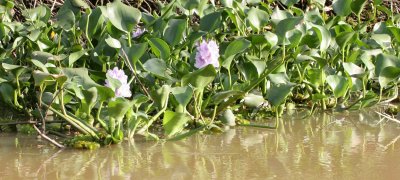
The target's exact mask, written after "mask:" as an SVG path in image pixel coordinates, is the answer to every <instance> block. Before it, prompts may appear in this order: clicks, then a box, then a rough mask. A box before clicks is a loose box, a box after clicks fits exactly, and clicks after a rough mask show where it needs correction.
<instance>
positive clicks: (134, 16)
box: [103, 0, 142, 33]
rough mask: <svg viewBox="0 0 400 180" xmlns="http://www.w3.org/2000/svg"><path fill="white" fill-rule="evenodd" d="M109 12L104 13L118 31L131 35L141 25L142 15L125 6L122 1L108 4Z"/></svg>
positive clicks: (117, 0) (136, 10) (134, 9)
mask: <svg viewBox="0 0 400 180" xmlns="http://www.w3.org/2000/svg"><path fill="white" fill-rule="evenodd" d="M106 10H107V11H106V12H103V15H104V14H106V17H108V19H109V20H110V22H111V24H112V25H113V26H114V27H116V28H117V29H119V30H121V31H124V32H125V33H130V32H132V30H133V29H134V28H135V26H136V25H137V24H138V23H139V21H140V19H141V17H142V14H141V13H140V11H139V10H138V9H136V8H134V7H132V6H128V5H125V4H124V3H122V2H121V0H115V1H114V2H113V3H109V4H107V9H106Z"/></svg>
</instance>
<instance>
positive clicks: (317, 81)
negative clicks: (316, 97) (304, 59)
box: [307, 68, 325, 87]
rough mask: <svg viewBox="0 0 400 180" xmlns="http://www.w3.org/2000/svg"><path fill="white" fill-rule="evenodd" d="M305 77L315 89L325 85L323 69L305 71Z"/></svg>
mask: <svg viewBox="0 0 400 180" xmlns="http://www.w3.org/2000/svg"><path fill="white" fill-rule="evenodd" d="M307 75H308V77H309V81H310V83H311V84H314V85H315V86H316V87H319V86H320V85H322V84H324V83H325V72H324V70H323V69H319V68H312V69H309V70H308V71H307Z"/></svg>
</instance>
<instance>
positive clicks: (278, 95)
mask: <svg viewBox="0 0 400 180" xmlns="http://www.w3.org/2000/svg"><path fill="white" fill-rule="evenodd" d="M294 86H295V85H294V84H293V83H287V84H272V85H271V87H270V88H269V89H268V93H267V99H268V102H270V103H271V105H272V106H275V107H277V106H279V105H281V104H282V103H283V102H284V101H285V99H286V97H287V96H288V95H289V94H290V92H291V91H292V89H293V87H294Z"/></svg>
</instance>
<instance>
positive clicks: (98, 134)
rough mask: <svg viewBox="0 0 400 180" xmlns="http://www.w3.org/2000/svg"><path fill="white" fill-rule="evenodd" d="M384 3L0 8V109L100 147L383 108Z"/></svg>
mask: <svg viewBox="0 0 400 180" xmlns="http://www.w3.org/2000/svg"><path fill="white" fill-rule="evenodd" d="M384 3H386V2H381V1H379V2H378V1H376V2H375V1H374V3H367V1H363V0H361V1H350V0H342V1H335V2H334V4H333V5H329V6H325V4H321V2H320V1H309V4H308V5H309V6H307V7H301V5H304V4H301V3H300V2H298V1H287V0H286V1H283V0H279V1H278V0H277V1H268V2H262V1H258V0H252V1H243V0H233V1H220V3H211V2H208V1H197V0H188V1H178V0H173V1H171V2H168V3H166V2H165V3H160V7H159V9H158V11H154V12H146V11H140V10H139V9H137V8H135V7H133V6H129V5H126V4H124V3H123V2H122V1H120V0H115V1H114V2H110V3H107V4H101V5H99V6H90V5H88V4H86V3H85V2H84V1H72V0H65V3H64V4H63V5H61V6H59V7H58V8H57V9H56V10H54V9H53V8H50V7H48V6H45V5H38V6H35V7H33V8H31V9H23V6H21V5H20V4H19V3H17V2H14V1H10V0H0V15H1V16H2V17H3V18H2V20H1V21H0V41H1V43H0V63H1V66H0V102H1V104H2V105H3V104H6V105H7V106H8V107H10V108H14V109H16V110H18V111H21V112H24V113H25V114H27V115H28V116H30V118H31V119H33V120H35V121H36V122H38V123H43V122H45V123H46V121H47V116H48V115H49V112H51V113H53V114H54V116H55V118H56V119H57V120H59V121H60V120H61V121H62V122H65V123H68V124H70V125H71V127H72V130H73V131H75V132H76V133H78V132H79V133H80V134H83V135H85V136H90V137H91V141H96V142H97V143H99V144H102V145H104V144H112V143H119V142H121V141H122V140H123V139H124V138H126V139H132V138H134V137H135V136H136V135H142V136H146V137H147V138H152V139H158V138H166V139H180V138H183V137H185V136H187V135H190V134H193V133H195V132H199V131H208V130H216V131H221V130H222V128H221V127H222V124H223V123H227V124H229V125H234V124H240V121H241V122H246V125H252V124H251V123H247V122H251V119H252V118H255V117H257V116H263V117H264V116H266V115H270V116H268V117H273V116H275V117H280V116H281V115H282V113H283V112H285V110H287V109H289V108H287V107H291V109H293V106H294V107H300V106H301V107H307V108H309V109H310V110H311V112H314V110H316V109H322V110H326V109H336V110H345V109H359V108H363V107H368V106H372V105H375V104H377V103H380V102H390V101H392V100H395V99H397V96H398V82H399V77H400V59H399V56H400V55H399V47H400V46H399V45H400V38H399V37H400V27H399V24H400V23H399V19H400V18H399V17H400V15H398V14H394V13H393V12H392V11H390V10H389V9H388V8H387V7H388V6H387V4H384ZM350 7H351V8H350ZM15 9H18V10H21V13H20V15H19V16H14V10H15ZM367 9H368V10H369V9H372V10H373V11H372V14H371V13H370V12H369V11H367ZM52 10H53V11H52ZM142 10H143V9H142ZM52 13H54V14H55V15H54V16H53V15H52ZM21 19H22V20H21ZM144 31H146V33H143V32H144ZM238 115H239V116H240V118H237V117H236V116H238ZM243 119H247V120H246V121H244V120H243ZM248 120H250V121H248ZM238 122H239V123H238ZM48 123H51V122H48ZM44 127H45V126H44ZM155 127H157V128H155ZM159 127H161V130H162V132H156V131H152V129H159ZM85 143H86V142H85ZM85 143H83V144H85Z"/></svg>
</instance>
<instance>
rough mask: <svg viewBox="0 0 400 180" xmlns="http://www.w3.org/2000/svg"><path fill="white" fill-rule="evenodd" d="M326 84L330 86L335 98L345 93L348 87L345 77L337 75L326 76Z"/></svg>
mask: <svg viewBox="0 0 400 180" xmlns="http://www.w3.org/2000/svg"><path fill="white" fill-rule="evenodd" d="M326 81H327V82H328V85H329V86H330V87H331V88H332V90H333V94H334V95H335V97H336V98H339V97H342V96H344V95H345V94H346V92H347V89H348V88H349V85H350V84H349V81H348V79H347V78H346V77H343V76H339V75H329V76H328V77H326Z"/></svg>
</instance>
